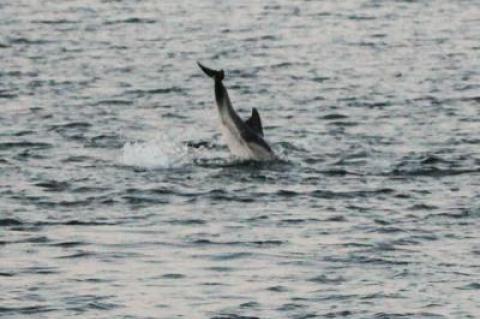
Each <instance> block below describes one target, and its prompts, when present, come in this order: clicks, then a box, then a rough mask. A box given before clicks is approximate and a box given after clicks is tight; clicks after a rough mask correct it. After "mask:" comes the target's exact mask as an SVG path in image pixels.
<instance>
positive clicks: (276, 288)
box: [267, 285, 289, 292]
mask: <svg viewBox="0 0 480 319" xmlns="http://www.w3.org/2000/svg"><path fill="white" fill-rule="evenodd" d="M267 290H268V291H272V292H288V291H289V289H288V288H287V287H285V286H280V285H279V286H271V287H268V288H267Z"/></svg>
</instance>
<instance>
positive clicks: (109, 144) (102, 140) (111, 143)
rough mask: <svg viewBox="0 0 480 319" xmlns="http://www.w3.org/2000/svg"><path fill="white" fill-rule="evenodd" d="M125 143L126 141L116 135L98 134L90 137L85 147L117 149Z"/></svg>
mask: <svg viewBox="0 0 480 319" xmlns="http://www.w3.org/2000/svg"><path fill="white" fill-rule="evenodd" d="M125 143H126V141H125V140H124V139H123V138H122V137H120V136H118V135H113V134H100V135H97V136H94V137H92V138H90V139H89V141H88V142H87V143H86V144H85V147H90V148H109V149H118V148H122V147H123V146H124V145H125Z"/></svg>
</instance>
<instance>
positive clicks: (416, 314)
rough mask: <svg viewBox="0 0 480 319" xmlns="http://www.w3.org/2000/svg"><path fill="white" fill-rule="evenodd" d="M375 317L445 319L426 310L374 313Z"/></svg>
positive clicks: (384, 318) (383, 318)
mask: <svg viewBox="0 0 480 319" xmlns="http://www.w3.org/2000/svg"><path fill="white" fill-rule="evenodd" d="M374 318H375V319H403V318H415V319H445V318H447V317H445V316H443V315H438V314H434V313H428V312H405V313H386V312H380V313H376V314H375V316H374Z"/></svg>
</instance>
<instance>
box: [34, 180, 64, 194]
mask: <svg viewBox="0 0 480 319" xmlns="http://www.w3.org/2000/svg"><path fill="white" fill-rule="evenodd" d="M35 186H37V187H40V188H43V189H45V190H46V191H49V192H63V191H66V190H67V189H68V188H69V187H70V184H69V183H68V182H60V181H55V180H50V181H45V182H40V183H36V184H35Z"/></svg>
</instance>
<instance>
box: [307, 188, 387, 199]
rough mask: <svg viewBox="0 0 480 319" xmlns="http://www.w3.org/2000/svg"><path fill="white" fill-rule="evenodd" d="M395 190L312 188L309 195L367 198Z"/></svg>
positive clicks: (326, 197)
mask: <svg viewBox="0 0 480 319" xmlns="http://www.w3.org/2000/svg"><path fill="white" fill-rule="evenodd" d="M394 193H395V190H394V189H391V188H379V189H375V190H359V191H346V192H341V191H339V192H334V191H328V190H314V191H312V192H310V193H308V194H309V196H311V197H315V198H324V199H337V198H369V197H372V196H377V195H389V194H394Z"/></svg>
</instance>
